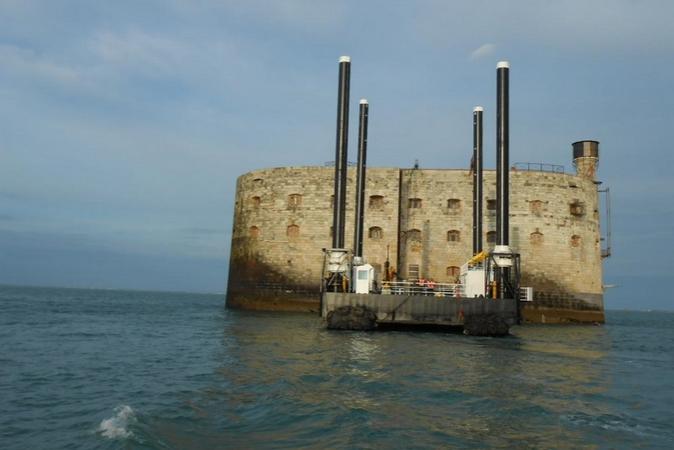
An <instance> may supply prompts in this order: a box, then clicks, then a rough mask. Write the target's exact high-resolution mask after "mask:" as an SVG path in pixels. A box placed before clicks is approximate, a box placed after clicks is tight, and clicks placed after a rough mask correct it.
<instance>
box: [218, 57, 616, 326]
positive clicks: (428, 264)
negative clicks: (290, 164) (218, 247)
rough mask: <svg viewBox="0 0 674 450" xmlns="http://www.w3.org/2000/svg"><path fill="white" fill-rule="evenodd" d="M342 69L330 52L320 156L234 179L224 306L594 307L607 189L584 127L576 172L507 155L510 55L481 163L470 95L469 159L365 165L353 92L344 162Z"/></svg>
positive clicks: (376, 310)
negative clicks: (327, 114) (331, 137)
mask: <svg viewBox="0 0 674 450" xmlns="http://www.w3.org/2000/svg"><path fill="white" fill-rule="evenodd" d="M350 70H351V61H350V58H348V57H342V58H340V61H339V84H338V104H337V133H336V148H335V159H334V163H330V165H329V166H328V165H327V164H326V166H324V167H306V168H302V167H298V168H276V169H263V170H259V171H253V172H251V173H249V174H246V175H242V176H241V177H239V179H238V180H237V198H236V206H235V217H234V226H233V236H232V254H231V259H230V276H229V284H228V290H227V306H228V307H230V308H243V309H258V310H292V311H314V312H318V313H320V315H321V316H322V317H323V318H324V319H325V321H326V324H327V326H328V327H331V328H336V329H372V328H389V327H397V326H405V327H424V328H428V327H436V328H437V327H451V328H457V329H463V330H464V332H466V333H467V334H488V335H496V334H504V330H505V333H507V329H508V328H509V327H510V326H512V325H513V324H515V323H520V322H539V323H566V322H574V323H578V322H581V323H582V322H592V323H597V322H599V323H601V322H603V321H604V313H603V286H602V279H601V278H602V277H601V261H602V259H603V258H604V257H607V256H609V255H610V229H609V230H608V234H607V236H606V237H607V238H608V239H606V238H605V237H602V236H601V233H600V230H599V216H600V213H599V208H600V205H599V194H600V193H604V194H605V196H606V197H605V198H606V206H607V207H608V200H609V198H608V189H607V188H606V189H599V186H600V182H598V181H596V178H595V175H596V169H597V166H598V160H599V143H598V142H597V141H593V140H584V141H577V142H574V143H573V163H574V166H575V168H576V172H577V174H576V175H571V174H568V173H566V172H565V171H564V169H563V167H560V166H555V165H548V164H542V163H539V164H531V163H514V164H511V163H510V155H509V71H510V66H509V64H508V63H507V62H505V61H501V62H499V63H498V64H497V68H496V71H497V74H496V75H497V76H496V81H497V99H496V143H497V145H496V161H497V164H496V168H495V170H494V169H491V170H490V169H487V170H485V169H484V168H483V126H482V121H483V114H484V108H482V107H479V106H478V107H475V108H474V110H473V152H472V157H471V164H470V169H469V170H461V169H430V170H429V169H421V168H419V167H418V165H417V164H415V167H414V168H411V169H389V168H370V169H368V168H366V159H367V143H368V129H367V128H368V118H369V106H370V105H369V102H368V101H367V100H365V99H362V100H361V101H360V103H359V120H358V123H359V129H358V158H357V163H356V164H349V163H348V157H347V141H348V123H349V91H350ZM333 164H334V167H333ZM329 174H331V175H329ZM511 189H513V190H514V196H513V195H512V194H511ZM330 194H332V195H330ZM347 196H348V199H347ZM471 196H472V198H471ZM324 199H329V202H327V203H326V202H325V200H324ZM511 205H514V206H513V209H511ZM485 206H486V208H485ZM468 213H472V217H471V215H470V214H468ZM328 214H329V215H331V216H332V221H329V219H328ZM605 214H606V216H607V218H608V213H605ZM347 217H353V219H354V220H352V221H351V220H349V221H347V220H346V219H347ZM511 219H512V224H511ZM330 222H331V224H332V226H331V227H330V226H329V225H330ZM328 228H329V230H328ZM328 231H329V233H328ZM351 233H352V234H351ZM347 235H352V236H353V242H352V244H351V243H349V244H347V242H346V239H345V238H346V236H347ZM328 236H329V241H328V240H327V237H328ZM466 236H470V237H471V238H472V239H466ZM485 243H486V246H485V245H483V244H485ZM350 244H351V245H350ZM602 244H604V245H602ZM445 269H446V270H445Z"/></svg>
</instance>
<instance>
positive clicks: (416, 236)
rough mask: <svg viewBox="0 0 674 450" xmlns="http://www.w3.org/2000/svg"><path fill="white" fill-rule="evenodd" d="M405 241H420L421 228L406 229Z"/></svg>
mask: <svg viewBox="0 0 674 450" xmlns="http://www.w3.org/2000/svg"><path fill="white" fill-rule="evenodd" d="M407 241H408V242H410V241H412V242H414V241H416V242H420V241H421V230H417V229H411V230H408V231H407Z"/></svg>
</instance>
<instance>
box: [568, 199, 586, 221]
mask: <svg viewBox="0 0 674 450" xmlns="http://www.w3.org/2000/svg"><path fill="white" fill-rule="evenodd" d="M569 212H570V213H571V215H572V216H576V217H580V216H582V215H583V214H585V205H584V204H583V203H582V202H579V201H575V202H573V203H571V204H569Z"/></svg>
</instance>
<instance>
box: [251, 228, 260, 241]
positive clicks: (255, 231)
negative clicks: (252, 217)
mask: <svg viewBox="0 0 674 450" xmlns="http://www.w3.org/2000/svg"><path fill="white" fill-rule="evenodd" d="M248 236H249V237H250V238H251V239H257V238H259V237H260V229H259V228H258V227H256V226H255V225H253V226H252V227H250V228H249V229H248Z"/></svg>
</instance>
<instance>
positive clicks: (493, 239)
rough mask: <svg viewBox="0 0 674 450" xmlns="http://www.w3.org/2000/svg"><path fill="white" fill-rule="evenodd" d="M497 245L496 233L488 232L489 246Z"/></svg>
mask: <svg viewBox="0 0 674 450" xmlns="http://www.w3.org/2000/svg"><path fill="white" fill-rule="evenodd" d="M495 243H496V231H488V232H487V244H495Z"/></svg>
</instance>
